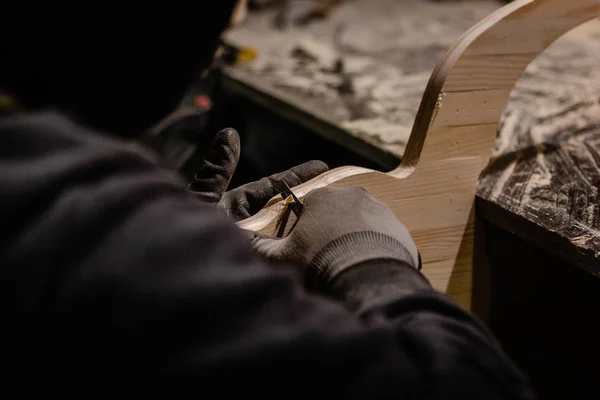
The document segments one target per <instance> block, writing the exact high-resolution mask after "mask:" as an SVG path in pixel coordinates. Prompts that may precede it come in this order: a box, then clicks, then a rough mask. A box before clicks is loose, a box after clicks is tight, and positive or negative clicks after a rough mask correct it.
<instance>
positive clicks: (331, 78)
mask: <svg viewBox="0 0 600 400" xmlns="http://www.w3.org/2000/svg"><path fill="white" fill-rule="evenodd" d="M298 3H306V2H298ZM304 6H305V5H304ZM501 6H502V4H501V3H500V2H497V1H494V0H479V1H466V2H458V3H455V2H449V3H432V2H428V1H426V0H403V1H396V0H354V1H348V2H346V3H345V4H344V5H342V6H340V7H339V8H338V9H337V10H335V11H334V12H333V14H332V15H331V16H330V18H328V19H327V20H325V21H317V22H313V23H312V24H310V25H308V26H304V27H297V26H293V24H288V26H287V27H286V28H285V29H283V30H279V29H277V28H275V26H274V21H276V20H277V17H278V16H277V15H276V14H277V10H270V11H266V12H261V13H257V14H253V15H251V16H250V18H249V20H248V21H247V23H246V24H244V25H242V26H240V27H238V28H236V29H235V30H233V31H232V32H230V33H229V34H228V35H227V39H228V40H229V41H231V42H233V43H235V44H237V45H242V46H251V47H255V48H257V49H258V52H259V58H258V60H256V61H255V62H253V63H249V64H241V65H237V66H235V67H231V68H228V69H227V70H226V71H225V86H226V87H227V90H229V91H232V92H235V93H238V94H240V95H242V96H245V97H246V98H248V99H250V100H251V101H253V102H255V103H257V104H261V105H263V106H265V107H268V108H269V109H270V110H272V111H274V112H276V113H279V114H280V115H281V116H283V117H284V118H286V119H289V120H291V121H293V122H294V123H296V124H299V125H304V126H305V127H306V128H308V129H310V130H311V131H313V132H316V133H317V134H319V135H322V136H324V137H326V138H327V139H329V140H330V141H332V142H335V143H337V144H338V145H339V146H342V147H344V148H346V149H349V150H351V151H353V152H355V153H357V154H359V155H361V156H362V157H364V158H365V159H366V160H369V161H370V162H372V163H375V164H377V165H378V166H379V167H380V169H381V170H384V171H385V170H390V169H392V168H394V167H396V166H397V165H398V163H399V161H400V159H401V158H402V155H403V153H404V149H405V146H406V143H407V140H408V137H409V136H410V132H411V128H412V125H413V121H414V118H415V115H416V113H417V110H418V106H419V103H420V101H421V97H422V95H423V92H424V89H425V87H426V84H427V81H428V79H429V76H430V75H431V72H432V70H433V68H434V67H435V65H436V64H437V62H438V60H439V58H440V56H441V55H442V54H443V53H444V52H445V51H446V49H447V48H448V47H449V46H450V45H452V43H453V42H454V41H455V40H456V39H457V38H458V37H459V36H460V35H461V34H462V33H463V32H465V31H466V30H467V29H468V28H469V27H471V26H472V25H473V24H475V23H476V22H478V21H480V20H481V19H483V18H484V17H485V16H486V15H488V14H489V13H490V12H492V11H493V10H495V9H497V8H498V7H501ZM298 7H299V8H301V6H300V5H299V6H298ZM293 12H295V11H294V10H292V14H293ZM298 12H299V11H298ZM290 19H293V18H290ZM599 188H600V22H597V21H593V22H591V23H588V24H587V25H585V26H582V27H580V28H578V29H577V30H576V31H573V32H571V33H570V34H569V35H567V36H566V37H563V38H562V39H560V40H559V41H558V42H556V43H555V44H554V45H552V46H551V47H550V48H549V49H548V50H547V51H546V52H545V53H544V54H542V55H541V56H540V57H539V58H538V59H537V60H536V61H534V63H533V64H531V65H530V66H529V68H528V69H527V71H526V72H525V74H524V75H523V77H522V78H521V80H520V81H519V82H518V84H517V85H516V87H515V89H514V91H513V92H512V94H511V98H510V101H509V104H508V105H507V107H506V109H505V111H504V116H503V120H502V123H501V125H500V127H499V133H498V137H497V140H496V143H495V146H494V149H493V150H492V159H491V162H490V164H489V166H488V167H487V168H486V170H485V171H484V172H483V174H482V176H481V178H480V182H479V186H478V191H477V201H476V207H477V216H478V219H479V221H480V224H482V225H483V226H484V227H485V229H484V230H485V231H486V236H487V245H486V249H487V253H488V257H489V258H490V260H489V263H490V264H491V266H492V269H493V271H492V273H491V274H492V276H493V287H494V288H493V292H492V295H493V296H492V297H493V299H492V303H493V304H492V312H494V310H495V312H496V314H495V316H492V321H491V322H490V324H491V326H492V328H493V329H494V330H496V332H497V333H498V334H499V336H500V337H501V340H502V339H503V343H505V344H506V345H507V347H509V348H510V349H512V350H514V354H515V357H516V358H517V359H518V360H519V361H522V363H524V364H528V362H529V361H528V359H527V356H522V355H523V354H525V353H528V352H533V353H532V354H534V355H530V356H531V357H533V358H534V359H535V360H537V361H536V366H534V367H532V368H533V369H534V370H535V369H536V368H538V367H539V364H540V363H539V359H540V358H543V359H544V360H547V362H548V365H553V366H559V367H557V368H558V369H557V370H558V371H561V372H559V373H557V372H555V374H557V376H560V377H565V376H567V375H568V373H567V372H566V371H567V369H568V368H566V367H565V366H564V365H562V364H564V363H569V365H574V364H578V366H579V368H580V369H581V371H582V373H581V374H576V375H577V376H576V377H575V378H573V382H575V381H576V382H580V381H582V380H585V381H586V382H590V381H593V380H594V378H593V377H594V376H595V375H594V374H595V372H597V370H598V368H596V367H595V360H597V358H599V357H600V348H599V347H598V346H596V345H595V341H596V340H595V338H597V335H600V328H598V329H595V328H592V327H590V326H589V320H588V318H587V313H588V312H587V311H586V306H587V305H588V304H589V303H590V302H593V303H597V302H599V301H600V280H598V277H600V204H599V202H598V190H599ZM557 313H558V315H559V316H560V318H559V322H558V323H557ZM515 326H518V327H519V329H517V333H515ZM521 330H524V331H527V332H526V333H525V334H523V332H522V331H521ZM542 336H543V337H542ZM523 338H527V339H525V342H523V340H524V339H523ZM558 340H561V341H565V343H568V346H567V347H566V348H562V347H561V346H555V345H554V344H555V343H556V341H558ZM524 343H525V344H524ZM534 343H535V344H534ZM523 346H526V347H527V346H529V347H528V349H524V347H523ZM550 347H552V348H551V349H550ZM544 352H549V354H551V355H550V356H548V355H543V354H545V353H544ZM550 375H552V374H550ZM579 375H582V376H583V375H586V376H587V377H589V379H587V378H581V376H579ZM548 376H549V375H548V374H546V375H543V376H541V377H540V376H538V377H536V378H534V380H536V379H537V381H538V383H539V382H542V383H544V382H546V383H549V382H551V381H552V379H548ZM558 380H560V379H557V381H558ZM577 384H578V383H577ZM577 384H574V385H577ZM550 385H551V386H550V387H551V388H550V389H549V391H550V392H551V391H552V390H555V389H556V388H555V387H553V386H552V384H551V383H550ZM585 385H587V383H586V384H585ZM585 385H584V386H585ZM579 387H582V386H581V385H579ZM586 387H587V386H586ZM546 389H548V388H546ZM556 390H558V389H556ZM570 390H572V389H568V390H567V392H569V391H570ZM556 393H558V392H556ZM569 393H570V394H573V393H572V392H569ZM571 397H572V396H571ZM575 397H577V396H575Z"/></svg>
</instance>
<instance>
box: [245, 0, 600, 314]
mask: <svg viewBox="0 0 600 400" xmlns="http://www.w3.org/2000/svg"><path fill="white" fill-rule="evenodd" d="M598 16H600V0H568V1H567V0H517V1H514V2H512V3H510V4H509V5H507V6H505V7H503V8H501V9H500V10H498V11H496V12H495V13H493V14H491V15H490V16H488V17H487V18H486V19H484V20H483V21H481V22H480V23H479V24H477V25H476V26H474V27H473V28H472V29H470V30H469V31H468V32H466V33H465V34H464V35H463V36H462V37H461V38H459V39H458V40H457V42H456V43H455V44H454V45H453V46H452V47H451V48H450V49H449V50H448V52H447V53H446V54H445V56H444V57H443V58H442V60H441V61H440V63H439V64H438V66H437V67H436V69H435V70H434V72H433V74H432V76H431V79H430V81H429V83H428V86H427V90H426V91H425V94H424V96H423V100H422V102H421V106H420V108H419V112H418V114H417V118H416V121H415V125H414V127H413V131H412V134H411V138H410V140H409V142H408V145H407V149H406V152H405V155H404V158H403V160H402V163H401V164H400V166H399V167H398V168H397V169H395V170H393V171H391V172H388V173H381V172H377V171H372V170H369V169H365V168H358V167H341V168H337V169H334V170H331V171H329V172H327V173H325V174H323V175H321V176H319V177H317V178H315V179H313V180H311V181H309V182H307V183H305V184H303V185H301V186H299V187H296V188H295V189H294V192H295V193H296V194H297V195H298V196H299V197H301V196H304V195H306V194H307V193H308V192H310V191H311V190H314V189H316V188H319V187H324V186H335V187H344V186H363V187H364V188H365V189H367V190H368V191H369V192H370V193H371V194H372V195H373V196H374V197H376V198H377V199H379V200H380V201H382V202H383V203H385V204H387V205H388V206H389V207H390V208H391V209H392V210H393V211H394V213H395V214H396V216H397V217H398V218H399V219H400V220H401V221H402V222H403V223H404V224H405V225H406V226H407V227H408V229H409V230H410V232H411V234H412V236H413V238H414V240H415V242H416V243H417V246H418V247H419V251H420V252H421V256H422V260H423V272H424V273H425V275H426V276H427V277H428V278H429V280H430V281H431V283H432V284H433V286H434V287H435V288H436V289H438V290H440V291H443V292H446V293H448V294H450V295H451V296H453V297H454V298H455V299H456V300H457V301H458V302H459V303H460V304H461V305H463V306H465V307H467V308H471V306H472V304H471V301H472V292H473V282H472V268H473V266H472V264H473V263H472V244H473V230H472V220H473V218H472V216H473V214H472V208H473V203H474V198H475V189H476V184H477V178H478V176H479V174H480V173H481V171H482V170H483V168H484V167H485V165H486V164H487V162H488V159H489V156H490V153H491V149H492V145H493V142H494V139H495V137H496V131H497V127H498V124H499V122H500V118H501V116H502V112H503V111H504V108H505V105H506V103H507V101H508V97H509V95H510V92H511V90H512V89H513V87H514V85H515V83H516V82H517V80H518V79H519V77H520V76H521V74H522V73H523V71H524V70H525V68H526V67H527V66H528V65H529V63H531V61H533V60H534V59H535V58H536V57H537V56H538V55H539V54H540V53H542V52H543V51H544V50H545V49H546V48H547V47H548V46H549V45H550V44H552V43H553V42H554V41H555V40H556V39H558V38H560V37H561V36H562V35H564V34H565V33H567V32H568V31H570V30H571V29H573V28H575V27H577V26H579V25H581V24H583V23H585V22H587V21H589V20H591V19H593V18H596V17H598ZM282 209H283V204H282V202H281V201H279V200H278V199H273V200H271V201H270V202H269V204H267V206H266V207H265V208H264V209H263V210H261V211H260V212H259V213H258V214H256V215H255V216H253V217H251V218H249V219H247V220H244V221H241V222H239V226H240V227H241V228H243V229H248V230H254V231H261V232H263V233H265V234H271V235H273V234H274V233H275V225H276V219H277V217H278V216H279V215H280V213H281V212H282Z"/></svg>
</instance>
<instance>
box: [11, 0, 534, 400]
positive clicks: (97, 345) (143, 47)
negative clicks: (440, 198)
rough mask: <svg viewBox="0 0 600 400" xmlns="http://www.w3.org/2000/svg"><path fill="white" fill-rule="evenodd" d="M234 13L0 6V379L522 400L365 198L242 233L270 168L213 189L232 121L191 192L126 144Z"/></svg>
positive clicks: (227, 152) (335, 199) (503, 360)
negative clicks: (258, 232) (9, 103)
mask: <svg viewBox="0 0 600 400" xmlns="http://www.w3.org/2000/svg"><path fill="white" fill-rule="evenodd" d="M234 5H235V4H234V1H227V0H222V1H219V2H185V3H184V2H181V3H179V2H175V3H173V2H171V3H168V4H158V3H156V4H153V3H151V2H150V3H145V4H144V6H143V7H140V6H139V5H137V4H133V3H129V2H121V3H119V4H118V6H116V5H115V6H114V8H111V7H112V6H109V5H103V6H97V5H95V4H92V5H89V4H85V5H82V4H79V3H70V4H69V7H65V8H64V9H60V7H59V6H60V3H56V2H54V3H52V4H49V5H40V6H39V7H38V6H36V9H35V12H33V11H31V10H26V9H25V8H24V7H23V5H22V4H17V5H15V6H11V7H7V9H5V10H3V11H4V13H3V21H2V22H3V23H2V24H0V30H1V31H2V33H3V35H4V38H5V39H6V40H3V44H2V54H3V59H2V62H1V64H2V65H1V68H2V69H1V73H0V89H2V91H3V93H5V94H7V96H8V97H7V98H11V99H13V100H14V102H15V104H18V107H17V106H14V107H12V108H11V110H13V112H10V113H6V115H4V116H2V117H0V218H1V223H0V300H1V301H0V311H1V315H2V318H3V323H2V329H1V330H0V331H1V334H0V335H1V339H2V340H1V342H0V343H1V344H0V346H1V352H2V357H1V358H0V365H1V368H2V377H3V383H4V384H5V387H6V386H7V384H8V385H22V384H50V385H53V386H54V385H65V384H69V385H73V384H76V386H77V385H78V384H80V383H87V384H94V385H95V387H98V385H110V384H128V385H137V386H138V387H140V388H144V387H150V386H156V385H163V384H164V385H166V384H168V385H173V384H179V385H186V386H187V385H188V384H191V385H194V387H195V388H196V390H197V393H198V394H205V395H206V394H208V395H209V396H210V393H212V395H213V396H214V395H218V396H219V397H223V396H225V395H228V394H233V393H236V394H244V395H246V396H248V395H260V396H271V395H277V396H286V397H287V396H290V395H291V396H294V397H296V396H297V397H300V396H303V397H305V398H308V397H306V396H311V395H313V396H314V395H329V396H334V397H335V398H381V397H390V398H392V397H393V398H411V399H425V398H427V399H442V398H464V399H468V398H485V399H509V398H510V399H530V398H533V394H532V392H531V390H530V389H529V386H528V384H527V382H526V380H525V378H524V377H523V376H522V375H521V373H520V372H519V371H518V370H517V368H516V367H515V366H514V365H513V364H512V363H511V361H510V360H509V359H508V358H507V356H506V355H505V354H504V353H503V351H502V349H501V348H500V346H499V345H498V343H497V342H496V341H495V340H494V338H493V337H492V336H491V335H490V333H489V332H488V331H487V330H486V329H485V328H484V327H483V326H482V325H481V324H480V323H479V322H477V321H476V320H475V319H474V318H473V317H472V316H471V315H470V314H469V313H468V312H466V311H464V310H462V309H461V308H460V307H458V306H457V305H456V304H455V303H454V302H453V301H452V300H451V299H450V298H448V297H447V296H445V295H444V294H441V293H437V292H436V291H435V290H433V289H432V287H431V286H430V284H429V283H428V281H427V280H426V279H425V278H424V277H423V275H421V273H420V272H419V270H418V266H419V257H418V253H417V249H416V247H415V244H414V243H413V241H412V240H411V238H410V235H409V233H408V232H407V230H406V229H405V228H404V226H403V225H402V224H401V223H400V222H399V221H397V220H396V219H395V217H394V215H393V214H392V212H391V211H390V210H389V209H388V208H387V207H386V206H385V205H384V204H382V203H380V202H378V201H376V200H375V199H374V198H372V197H371V196H370V195H369V194H368V193H367V192H366V191H365V190H363V189H361V188H344V189H320V190H315V191H313V192H312V193H310V194H309V195H308V196H307V197H306V198H305V203H304V204H305V205H304V209H303V211H302V213H301V215H300V217H299V221H298V223H297V225H296V226H295V228H294V230H293V232H292V233H291V234H290V235H289V236H288V237H287V238H286V239H283V240H280V241H274V240H272V239H268V238H263V237H260V236H254V237H251V236H249V235H248V234H247V233H246V232H243V231H242V230H240V229H238V228H237V227H236V225H235V224H234V222H233V221H232V218H230V217H228V216H227V215H226V214H229V215H230V216H233V217H234V218H233V219H239V218H243V217H244V216H246V215H249V214H251V213H252V212H254V210H255V209H256V207H259V206H262V204H264V203H262V202H263V201H264V198H265V196H266V195H265V193H267V194H270V192H269V190H271V189H270V188H271V186H272V181H273V180H277V179H281V177H277V176H275V177H272V178H271V179H265V180H262V181H259V183H254V184H249V185H250V186H249V187H246V188H244V187H242V188H240V189H239V190H238V192H236V193H234V194H231V193H229V192H226V191H225V189H226V182H227V179H228V176H229V175H230V174H231V171H232V170H234V169H235V164H236V160H237V156H238V153H236V152H238V151H239V149H237V148H236V146H237V144H236V143H237V140H238V139H237V134H236V133H235V131H233V130H228V129H227V130H224V131H223V132H221V133H220V134H219V135H217V139H216V140H215V143H214V146H213V148H212V150H211V152H210V154H209V156H208V159H209V160H212V162H209V163H207V168H205V169H204V170H203V171H201V172H200V173H199V175H198V176H197V179H196V180H195V182H194V183H193V184H192V185H191V187H190V188H189V190H188V188H187V185H186V183H185V182H182V181H181V180H180V179H179V178H178V177H177V176H176V175H175V174H174V173H173V172H170V171H167V170H165V169H163V168H161V167H160V166H159V165H158V163H157V160H156V156H155V155H153V154H152V152H151V151H149V150H147V149H144V148H142V147H141V146H140V145H137V144H135V142H134V141H132V140H130V139H131V138H134V137H136V136H137V135H139V132H142V131H144V130H146V129H148V127H149V126H151V125H152V124H153V123H155V122H156V120H157V119H159V118H162V117H163V116H164V115H166V114H167V113H168V112H169V111H171V110H172V109H173V107H174V105H175V104H176V101H177V99H178V98H179V96H180V95H181V92H182V90H183V89H184V88H185V87H186V85H187V84H188V82H189V81H190V79H192V78H193V77H194V75H195V74H196V73H197V72H198V71H199V70H200V69H202V68H203V67H206V66H207V65H209V63H210V60H211V56H212V55H213V53H214V50H215V47H216V45H217V43H218V37H219V34H220V33H221V32H222V31H223V30H224V29H226V27H227V25H228V23H229V21H230V17H231V13H232V10H233V7H234ZM13 7H14V9H13ZM9 39H10V40H9ZM133 99H135V101H134V100H133ZM5 103H6V102H5ZM319 169H323V166H322V165H320V164H318V163H317V166H313V167H311V168H309V170H310V171H309V172H308V173H307V175H308V176H307V175H306V174H305V173H304V172H305V171H304V170H291V171H287V172H286V173H287V174H288V175H287V176H286V178H289V177H292V178H293V177H294V176H295V179H296V181H297V182H299V181H302V180H305V179H308V178H309V176H310V175H314V174H316V173H318V172H319V171H318V170H319ZM284 174H285V173H284ZM221 175H222V176H221ZM261 182H262V183H261ZM261 196H262V197H261ZM199 198H200V199H199ZM261 203H262V204H261ZM215 204H217V205H218V206H215ZM332 205H335V209H332ZM223 210H225V211H226V212H223ZM349 213H351V214H352V216H353V217H352V218H351V219H348V218H345V217H344V215H347V214H349ZM249 238H250V239H249ZM265 261H267V262H269V263H270V262H271V261H279V262H285V263H289V264H293V265H295V266H300V267H302V268H303V269H304V271H305V277H304V278H303V280H302V281H301V280H300V278H298V276H297V275H295V274H292V273H289V272H286V270H284V269H274V268H271V267H267V266H266V264H265ZM171 387H172V388H175V386H171Z"/></svg>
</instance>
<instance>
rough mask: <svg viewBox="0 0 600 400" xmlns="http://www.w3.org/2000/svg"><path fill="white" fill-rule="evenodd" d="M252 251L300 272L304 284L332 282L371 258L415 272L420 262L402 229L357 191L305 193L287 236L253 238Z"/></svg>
mask: <svg viewBox="0 0 600 400" xmlns="http://www.w3.org/2000/svg"><path fill="white" fill-rule="evenodd" d="M252 247H253V249H254V250H255V251H256V252H257V253H258V254H259V255H261V256H262V257H264V258H266V259H267V260H268V261H271V262H276V263H277V262H283V263H292V264H295V265H297V266H300V267H303V268H305V269H306V271H305V272H306V279H307V282H306V283H307V285H309V286H314V285H315V283H314V282H317V281H318V282H319V283H320V284H323V283H324V282H327V281H331V280H332V279H333V278H334V277H335V276H337V275H338V274H340V273H341V272H342V271H344V270H346V269H347V268H349V267H351V266H353V265H357V264H360V263H364V262H367V261H371V260H392V261H397V262H400V263H403V264H406V265H408V266H410V267H414V268H415V269H418V268H419V263H420V262H419V253H418V251H417V246H416V245H415V243H414V242H413V240H412V238H411V236H410V233H409V232H408V230H407V229H406V227H405V226H404V225H402V223H401V222H400V221H398V219H397V218H396V216H395V215H394V213H393V212H392V210H390V209H389V208H388V207H387V206H386V205H385V204H383V203H381V202H380V201H378V200H376V199H375V198H374V197H372V196H371V195H370V194H369V193H367V191H366V190H364V189H363V188H360V187H346V188H322V189H316V190H314V191H312V192H310V193H309V194H308V195H307V196H306V197H305V199H304V207H303V209H302V211H301V213H300V215H299V217H298V222H297V223H296V225H295V226H294V228H293V230H292V231H291V233H290V234H289V235H288V236H287V237H285V238H271V237H268V238H267V237H264V236H259V235H257V236H255V237H254V238H253V239H252ZM311 281H314V282H313V283H311Z"/></svg>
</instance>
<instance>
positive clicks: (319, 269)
mask: <svg viewBox="0 0 600 400" xmlns="http://www.w3.org/2000/svg"><path fill="white" fill-rule="evenodd" d="M408 240H412V239H410V238H408ZM373 259H389V260H396V261H399V262H402V263H405V264H407V265H410V266H412V267H414V268H415V269H417V268H418V264H419V255H418V254H415V255H413V254H411V253H410V251H409V250H408V249H407V247H406V246H405V245H403V244H402V243H401V242H400V241H399V240H397V239H396V238H393V237H391V236H388V235H385V234H383V233H380V232H373V231H360V232H353V233H349V234H346V235H343V236H341V237H339V238H337V239H335V240H334V241H332V242H330V243H329V244H327V245H326V246H325V247H323V248H322V249H321V250H320V251H319V252H318V253H317V255H316V256H315V257H314V258H313V259H312V261H311V262H310V264H309V266H308V270H307V271H306V285H307V286H308V287H311V288H317V287H323V286H325V287H326V286H328V284H329V283H330V282H331V281H332V280H333V278H334V277H335V276H337V275H338V274H339V273H340V272H342V271H344V270H346V269H347V268H349V267H351V266H353V265H356V264H360V263H363V262H365V261H369V260H373Z"/></svg>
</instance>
